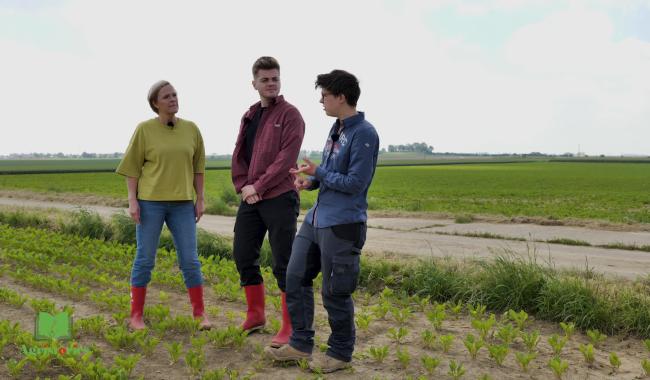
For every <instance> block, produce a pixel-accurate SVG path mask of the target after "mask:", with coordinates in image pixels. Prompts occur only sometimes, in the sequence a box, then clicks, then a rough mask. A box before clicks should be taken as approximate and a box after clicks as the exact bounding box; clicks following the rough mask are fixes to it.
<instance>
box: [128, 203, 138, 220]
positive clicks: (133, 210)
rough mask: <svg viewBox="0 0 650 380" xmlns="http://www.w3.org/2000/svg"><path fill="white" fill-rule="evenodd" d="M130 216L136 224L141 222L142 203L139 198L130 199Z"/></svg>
mask: <svg viewBox="0 0 650 380" xmlns="http://www.w3.org/2000/svg"><path fill="white" fill-rule="evenodd" d="M129 216H131V219H133V220H134V221H135V224H140V205H139V204H138V200H137V199H129Z"/></svg>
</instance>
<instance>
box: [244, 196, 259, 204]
mask: <svg viewBox="0 0 650 380" xmlns="http://www.w3.org/2000/svg"><path fill="white" fill-rule="evenodd" d="M261 200H262V198H260V196H259V195H257V194H253V195H251V196H250V197H248V198H246V199H245V202H246V203H248V204H249V205H252V204H254V203H257V202H259V201H261Z"/></svg>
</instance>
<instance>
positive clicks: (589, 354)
mask: <svg viewBox="0 0 650 380" xmlns="http://www.w3.org/2000/svg"><path fill="white" fill-rule="evenodd" d="M578 349H579V350H580V352H582V356H583V357H584V359H585V362H586V363H587V364H588V365H589V366H590V367H591V365H592V364H594V345H593V344H591V343H589V344H580V345H579V346H578Z"/></svg>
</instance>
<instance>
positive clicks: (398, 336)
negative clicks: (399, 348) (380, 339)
mask: <svg viewBox="0 0 650 380" xmlns="http://www.w3.org/2000/svg"><path fill="white" fill-rule="evenodd" d="M407 335H408V329H407V328H406V327H400V328H398V329H396V328H394V327H391V328H389V329H388V336H389V337H390V338H391V339H392V340H393V341H394V342H395V343H397V344H402V341H403V339H404V338H405V337H406V336H407Z"/></svg>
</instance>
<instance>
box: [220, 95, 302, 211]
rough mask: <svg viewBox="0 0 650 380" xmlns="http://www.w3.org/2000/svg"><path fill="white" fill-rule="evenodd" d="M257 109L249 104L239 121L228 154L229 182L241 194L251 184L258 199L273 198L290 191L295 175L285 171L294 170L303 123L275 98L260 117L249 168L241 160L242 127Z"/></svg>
mask: <svg viewBox="0 0 650 380" xmlns="http://www.w3.org/2000/svg"><path fill="white" fill-rule="evenodd" d="M260 106H261V104H260V102H257V103H255V104H253V105H252V106H251V107H250V108H249V109H248V111H246V113H244V116H243V117H242V119H241V125H240V127H239V135H238V136H237V143H236V144H235V151H234V152H233V154H232V183H233V185H235V191H236V192H237V193H240V192H241V188H242V187H244V186H246V185H253V187H255V190H257V193H258V194H259V195H260V197H261V198H262V199H270V198H275V197H277V196H278V195H280V194H283V193H286V192H287V191H290V190H294V191H295V187H294V185H293V181H294V179H295V176H294V175H292V174H290V173H289V169H291V168H295V167H296V161H297V160H298V155H299V154H300V146H301V145H302V139H303V136H304V135H305V122H304V121H303V119H302V116H301V115H300V112H299V111H298V109H297V108H296V107H294V106H293V105H291V104H289V102H287V101H285V100H284V97H283V96H278V97H277V98H275V101H274V102H273V103H272V104H269V106H268V108H267V109H266V110H265V111H264V113H263V114H262V119H261V120H260V124H259V126H258V128H257V132H256V135H255V146H254V148H253V156H252V157H251V162H250V166H249V165H247V164H246V160H245V159H244V156H245V153H246V147H245V145H246V144H245V142H244V136H246V127H248V124H249V123H250V121H251V119H252V118H253V116H254V115H255V112H256V111H257V109H258V108H259V107H260Z"/></svg>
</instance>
